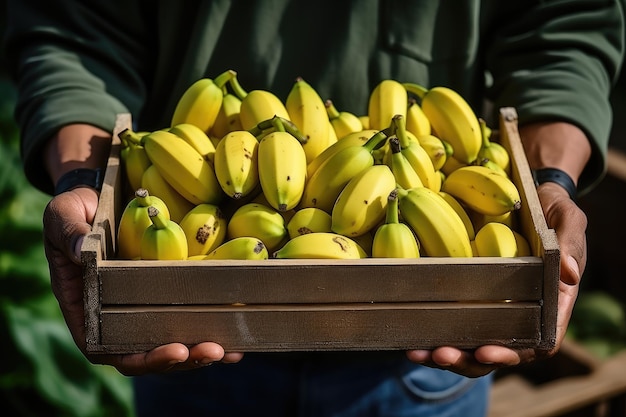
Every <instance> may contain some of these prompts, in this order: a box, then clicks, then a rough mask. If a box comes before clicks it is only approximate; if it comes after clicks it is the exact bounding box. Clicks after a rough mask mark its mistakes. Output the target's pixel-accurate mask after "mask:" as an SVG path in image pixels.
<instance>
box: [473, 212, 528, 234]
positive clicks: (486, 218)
mask: <svg viewBox="0 0 626 417" xmlns="http://www.w3.org/2000/svg"><path fill="white" fill-rule="evenodd" d="M515 213H516V212H515V211H507V212H506V213H504V214H500V215H498V216H492V215H489V214H484V213H479V212H477V211H476V210H471V209H469V210H467V214H468V215H469V217H470V219H472V224H473V225H474V230H480V228H481V227H483V226H484V225H486V224H487V223H491V222H498V223H502V224H506V225H507V226H509V227H510V228H511V229H515V227H516V226H517V221H516V216H515Z"/></svg>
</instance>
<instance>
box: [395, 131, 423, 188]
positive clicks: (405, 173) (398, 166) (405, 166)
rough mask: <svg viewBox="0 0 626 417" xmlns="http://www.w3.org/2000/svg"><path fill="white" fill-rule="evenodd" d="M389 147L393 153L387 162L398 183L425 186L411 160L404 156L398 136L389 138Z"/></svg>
mask: <svg viewBox="0 0 626 417" xmlns="http://www.w3.org/2000/svg"><path fill="white" fill-rule="evenodd" d="M388 140H389V147H390V149H391V154H390V156H389V161H388V162H387V163H388V165H389V167H390V168H391V172H393V176H394V177H395V178H396V184H398V185H399V186H400V187H402V188H414V187H423V186H424V183H422V180H421V179H420V176H419V175H418V174H417V172H416V171H415V168H413V166H412V165H411V163H410V162H409V160H408V159H407V158H406V156H404V154H403V153H402V152H401V149H400V141H399V140H398V138H397V137H396V136H391V137H390V138H389V139H388Z"/></svg>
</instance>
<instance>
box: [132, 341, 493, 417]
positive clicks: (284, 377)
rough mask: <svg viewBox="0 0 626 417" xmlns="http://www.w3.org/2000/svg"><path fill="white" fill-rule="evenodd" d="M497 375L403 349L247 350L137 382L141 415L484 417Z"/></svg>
mask: <svg viewBox="0 0 626 417" xmlns="http://www.w3.org/2000/svg"><path fill="white" fill-rule="evenodd" d="M491 379H492V378H491V376H486V377H482V378H465V377H462V376H459V375H457V374H454V373H451V372H448V371H442V370H438V369H433V368H428V367H424V366H421V365H416V364H414V363H411V362H410V361H409V360H407V359H406V357H405V355H404V352H379V353H376V352H341V353H322V352H318V353H263V354H260V353H256V354H255V353H248V354H246V355H244V358H243V360H242V361H241V362H240V363H238V364H214V365H211V366H208V367H205V368H201V369H197V370H193V371H183V372H176V373H171V374H163V375H149V376H141V377H135V378H134V379H133V381H134V387H135V401H136V410H137V415H138V417H148V416H149V417H169V416H172V417H174V416H175V417H178V416H220V417H226V416H246V417H248V416H271V417H280V416H285V417H287V416H289V417H331V416H332V417H369V416H372V417H373V416H385V417H404V416H419V417H432V416H437V417H453V416H462V417H484V416H485V415H486V414H487V406H488V398H489V388H490V386H491Z"/></svg>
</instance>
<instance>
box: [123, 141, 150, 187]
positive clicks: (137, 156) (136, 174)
mask: <svg viewBox="0 0 626 417" xmlns="http://www.w3.org/2000/svg"><path fill="white" fill-rule="evenodd" d="M142 136H143V134H139V133H137V132H134V131H132V130H130V129H124V130H123V131H122V132H120V133H119V134H118V137H119V138H120V140H121V141H122V145H123V148H122V150H121V151H120V158H121V160H122V165H123V168H124V172H126V179H127V180H128V184H129V185H130V188H131V190H136V189H138V188H140V187H141V177H142V176H143V173H144V172H145V170H146V169H148V167H149V166H150V165H151V164H152V162H150V158H148V155H147V154H146V150H145V149H144V147H143V145H142V144H141V138H142Z"/></svg>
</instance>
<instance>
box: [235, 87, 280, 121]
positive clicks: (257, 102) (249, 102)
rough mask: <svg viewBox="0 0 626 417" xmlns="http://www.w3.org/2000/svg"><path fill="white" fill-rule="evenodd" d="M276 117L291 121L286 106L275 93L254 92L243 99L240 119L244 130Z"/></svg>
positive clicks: (265, 91)
mask: <svg viewBox="0 0 626 417" xmlns="http://www.w3.org/2000/svg"><path fill="white" fill-rule="evenodd" d="M274 116H278V117H282V118H284V119H286V120H291V119H290V118H289V112H287V108H286V107H285V104H284V103H283V102H282V101H281V100H280V99H279V98H278V97H277V96H276V95H275V94H274V93H272V92H270V91H267V90H252V91H250V92H249V93H247V94H246V96H245V97H244V98H242V100H241V108H240V110H239V118H240V120H241V126H242V127H243V129H244V130H250V129H252V128H254V127H256V126H257V125H258V124H259V123H261V122H263V121H265V120H269V119H272V118H273V117H274Z"/></svg>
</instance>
